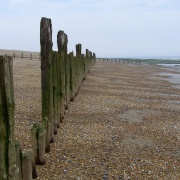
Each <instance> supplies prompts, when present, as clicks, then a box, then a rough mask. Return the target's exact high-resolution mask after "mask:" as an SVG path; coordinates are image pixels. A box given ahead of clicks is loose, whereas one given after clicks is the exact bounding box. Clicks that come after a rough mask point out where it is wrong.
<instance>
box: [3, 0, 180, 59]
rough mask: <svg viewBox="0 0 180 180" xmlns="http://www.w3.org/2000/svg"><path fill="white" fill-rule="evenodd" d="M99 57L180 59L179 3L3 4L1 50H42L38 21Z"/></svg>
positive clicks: (40, 0)
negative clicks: (44, 21)
mask: <svg viewBox="0 0 180 180" xmlns="http://www.w3.org/2000/svg"><path fill="white" fill-rule="evenodd" d="M41 17H48V18H51V20H52V28H53V43H54V45H53V49H54V50H57V45H56V36H57V32H58V31H59V30H64V32H65V33H66V34H67V35H68V40H69V42H68V50H69V51H72V50H73V51H75V44H77V43H81V44H82V51H83V52H82V53H84V52H85V49H89V50H91V51H92V52H95V53H96V55H97V57H133V56H134V57H135V56H136V57H137V56H180V0H1V1H0V22H1V27H0V49H16V50H27V51H40V42H39V41H40V40H39V39H40V38H39V36H40V33H39V29H40V19H41Z"/></svg>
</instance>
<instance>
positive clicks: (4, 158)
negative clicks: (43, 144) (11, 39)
mask: <svg viewBox="0 0 180 180" xmlns="http://www.w3.org/2000/svg"><path fill="white" fill-rule="evenodd" d="M12 66H13V62H12V57H7V56H4V57H2V56H1V57H0V179H2V180H3V179H13V180H16V179H18V178H19V170H18V167H17V165H16V151H15V139H14V88H13V71H12Z"/></svg>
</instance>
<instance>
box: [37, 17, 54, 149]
mask: <svg viewBox="0 0 180 180" xmlns="http://www.w3.org/2000/svg"><path fill="white" fill-rule="evenodd" d="M40 44H41V88H42V122H43V126H44V127H45V130H46V152H49V151H50V145H49V143H50V142H52V141H53V137H52V135H53V133H52V131H53V126H54V124H53V119H52V117H53V87H52V59H51V58H52V57H51V56H52V24H51V19H47V18H44V17H43V18H42V19H41V24H40Z"/></svg>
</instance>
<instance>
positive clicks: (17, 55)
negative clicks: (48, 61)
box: [0, 52, 41, 60]
mask: <svg viewBox="0 0 180 180" xmlns="http://www.w3.org/2000/svg"><path fill="white" fill-rule="evenodd" d="M36 54H37V55H33V53H27V52H19V53H15V52H11V53H2V52H1V53H0V55H1V56H11V57H13V58H22V59H23V58H25V59H30V60H32V59H41V55H40V54H38V53H36Z"/></svg>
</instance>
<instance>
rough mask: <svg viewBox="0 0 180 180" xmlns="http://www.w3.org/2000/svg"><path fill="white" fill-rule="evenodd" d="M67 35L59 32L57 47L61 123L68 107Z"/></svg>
mask: <svg viewBox="0 0 180 180" xmlns="http://www.w3.org/2000/svg"><path fill="white" fill-rule="evenodd" d="M67 41H68V39H67V35H66V34H65V33H64V31H59V32H58V34H57V45H58V54H59V60H60V101H61V103H60V104H61V105H60V106H61V121H62V119H63V118H64V112H65V105H66V102H65V100H66V90H65V85H66V81H65V74H66V70H65V69H66V65H65V59H66V56H67V43H68V42H67Z"/></svg>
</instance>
